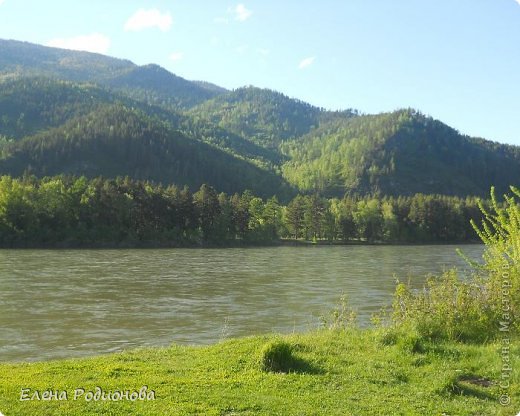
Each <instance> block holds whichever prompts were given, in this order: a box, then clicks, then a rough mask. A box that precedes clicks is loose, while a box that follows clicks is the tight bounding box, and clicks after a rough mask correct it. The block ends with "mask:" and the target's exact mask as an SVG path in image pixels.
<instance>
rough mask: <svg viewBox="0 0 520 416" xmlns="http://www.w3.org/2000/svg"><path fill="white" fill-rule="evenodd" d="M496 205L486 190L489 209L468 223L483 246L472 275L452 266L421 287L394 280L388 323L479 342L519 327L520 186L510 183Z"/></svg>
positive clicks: (431, 335) (435, 336)
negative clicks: (460, 273) (479, 219)
mask: <svg viewBox="0 0 520 416" xmlns="http://www.w3.org/2000/svg"><path fill="white" fill-rule="evenodd" d="M511 192H512V194H511V195H504V202H503V203H499V202H498V201H497V199H496V197H495V192H494V189H493V188H492V189H491V201H492V203H491V208H490V210H486V209H485V208H484V207H483V206H482V205H481V206H480V209H481V211H482V213H483V215H484V219H483V221H482V224H480V225H478V224H476V223H475V222H472V226H473V228H474V229H475V231H476V232H477V234H478V235H479V237H480V238H481V240H482V242H483V243H484V244H485V245H486V248H485V251H484V254H483V263H482V264H477V263H474V262H472V265H473V266H474V273H473V276H472V278H471V279H466V280H464V279H460V278H459V276H458V274H457V271H456V270H450V271H447V272H445V273H443V274H442V275H441V276H440V277H437V278H430V279H428V281H427V283H426V285H425V286H424V288H423V289H422V290H419V291H418V290H414V289H413V288H412V287H411V286H410V284H405V283H400V284H398V286H397V288H396V292H395V296H394V302H393V307H392V311H393V314H392V324H393V325H394V326H395V327H397V328H400V329H404V328H406V329H407V330H413V331H416V332H417V333H418V334H419V336H421V337H424V338H428V339H449V340H458V341H467V342H483V341H486V340H489V339H493V338H495V337H496V336H497V335H498V333H500V331H509V332H510V333H512V334H518V332H519V329H520V205H519V204H518V202H517V198H520V190H519V189H518V188H515V187H511Z"/></svg>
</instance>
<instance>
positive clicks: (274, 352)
mask: <svg viewBox="0 0 520 416" xmlns="http://www.w3.org/2000/svg"><path fill="white" fill-rule="evenodd" d="M296 363H297V360H296V359H295V357H294V356H293V347H292V345H291V344H289V343H287V342H285V341H271V342H268V343H267V344H266V345H264V347H263V348H262V351H261V352H260V367H261V369H262V371H270V372H276V373H288V372H289V371H291V370H294V369H295V367H296Z"/></svg>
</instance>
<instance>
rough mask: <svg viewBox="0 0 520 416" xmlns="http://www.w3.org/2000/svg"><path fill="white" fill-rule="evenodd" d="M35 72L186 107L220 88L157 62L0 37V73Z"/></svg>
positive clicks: (153, 101)
mask: <svg viewBox="0 0 520 416" xmlns="http://www.w3.org/2000/svg"><path fill="white" fill-rule="evenodd" d="M2 74H4V76H5V75H6V74H17V75H32V76H34V75H37V76H46V77H53V78H58V79H63V80H68V81H76V82H94V83H98V84H100V85H104V86H108V87H112V88H114V89H117V90H121V91H124V92H125V93H127V94H129V95H130V96H132V97H134V98H140V99H144V100H146V101H148V102H150V103H152V104H167V105H173V106H175V107H179V108H188V107H191V106H193V105H196V104H199V103H201V102H203V101H205V100H207V99H209V98H212V97H215V96H216V95H218V94H220V93H221V92H220V91H219V90H217V89H215V88H208V87H207V86H203V85H201V84H200V83H198V82H191V81H188V80H185V79H184V78H181V77H178V76H176V75H174V74H172V73H170V72H168V71H166V70H165V69H163V68H161V67H159V66H158V65H145V66H137V65H135V64H134V63H132V62H130V61H128V60H122V59H117V58H111V57H108V56H104V55H100V54H95V53H90V52H79V51H70V50H66V49H59V48H49V47H44V46H39V45H34V44H31V43H27V42H18V41H13V40H1V39H0V77H1V76H2Z"/></svg>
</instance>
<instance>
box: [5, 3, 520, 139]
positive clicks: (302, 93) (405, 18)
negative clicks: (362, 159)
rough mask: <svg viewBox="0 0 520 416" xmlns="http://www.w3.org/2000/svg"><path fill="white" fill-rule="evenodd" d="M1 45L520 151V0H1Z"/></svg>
mask: <svg viewBox="0 0 520 416" xmlns="http://www.w3.org/2000/svg"><path fill="white" fill-rule="evenodd" d="M0 38H2V39H16V40H23V41H28V42H33V43H39V44H43V45H48V46H55V47H63V48H69V49H80V50H88V51H94V52H99V53H103V54H107V55H110V56H114V57H118V58H125V59H130V60H131V61H133V62H135V63H136V64H139V65H144V64H148V63H156V64H159V65H161V66H163V67H164V68H166V69H168V70H169V71H171V72H173V73H175V74H177V75H179V76H182V77H184V78H187V79H190V80H203V81H208V82H212V83H215V84H217V85H220V86H223V87H225V88H228V89H234V88H238V87H241V86H244V85H254V86H257V87H262V88H270V89H274V90H277V91H280V92H282V93H284V94H286V95H288V96H290V97H293V98H298V99H301V100H303V101H307V102H309V103H311V104H313V105H316V106H319V107H324V108H326V109H332V110H336V109H346V108H354V109H357V110H359V111H360V112H362V113H379V112H385V111H393V110H396V109H400V108H409V107H411V108H415V109H418V110H420V111H421V112H423V113H424V114H427V115H430V116H432V117H434V118H436V119H439V120H441V121H443V122H445V123H446V124H448V125H450V126H452V127H454V128H455V129H457V130H459V131H460V132H461V133H463V134H468V135H471V136H477V137H484V138H487V139H490V140H495V141H499V142H502V143H510V144H516V145H520V82H519V78H520V0H436V1H421V0H312V1H311V0H283V1H280V0H279V1H274V0H239V1H221V0H206V1H200V0H155V1H150V0H124V1H123V0H110V1H107V0H103V1H101V0H89V1H74V0H66V1H65V0H47V1H41V0H0Z"/></svg>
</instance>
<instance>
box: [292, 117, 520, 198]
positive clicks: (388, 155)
mask: <svg viewBox="0 0 520 416" xmlns="http://www.w3.org/2000/svg"><path fill="white" fill-rule="evenodd" d="M283 150H284V152H285V153H286V154H287V156H288V157H289V159H290V160H289V161H288V162H287V163H286V164H285V165H284V166H283V174H284V177H285V178H286V179H287V180H288V181H289V182H290V183H292V184H294V185H295V186H297V187H298V188H299V189H301V190H307V191H312V190H319V191H321V192H323V193H324V194H328V195H335V196H338V195H343V193H345V191H347V192H349V193H359V194H367V193H381V194H384V195H412V194H414V193H418V192H421V193H438V194H446V195H487V194H488V193H489V189H490V187H491V185H496V186H497V188H498V190H499V191H500V192H502V191H506V189H507V187H508V185H509V184H518V182H519V180H520V148H518V147H515V146H507V145H501V144H498V143H495V142H491V141H486V140H483V139H476V138H471V137H467V136H463V135H461V134H459V133H458V132H457V131H456V130H454V129H452V128H450V127H449V126H447V125H445V124H443V123H441V122H440V121H438V120H434V119H432V118H430V117H426V116H424V115H422V114H420V113H419V112H417V111H414V110H401V111H396V112H392V113H386V114H378V115H370V116H360V117H356V118H352V119H349V120H341V121H334V122H331V123H328V124H326V125H324V126H322V127H320V128H319V129H316V130H314V131H312V132H311V133H309V134H308V135H307V136H305V137H304V138H302V139H298V140H296V141H292V142H288V143H286V144H284V145H283Z"/></svg>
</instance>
